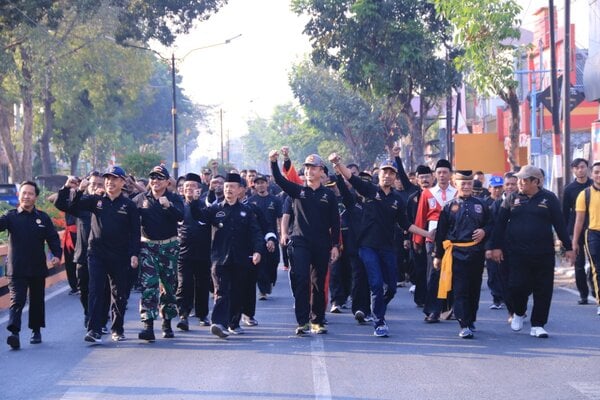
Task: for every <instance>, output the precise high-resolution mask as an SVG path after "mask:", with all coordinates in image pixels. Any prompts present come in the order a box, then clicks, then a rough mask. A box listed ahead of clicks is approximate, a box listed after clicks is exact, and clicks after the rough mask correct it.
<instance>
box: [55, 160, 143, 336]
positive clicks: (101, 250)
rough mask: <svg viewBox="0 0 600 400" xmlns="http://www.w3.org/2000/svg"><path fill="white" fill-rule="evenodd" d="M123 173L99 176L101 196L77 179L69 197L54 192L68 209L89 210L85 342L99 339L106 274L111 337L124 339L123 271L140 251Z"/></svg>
mask: <svg viewBox="0 0 600 400" xmlns="http://www.w3.org/2000/svg"><path fill="white" fill-rule="evenodd" d="M126 176H127V175H126V174H125V171H123V169H122V168H121V167H118V166H113V167H111V168H110V169H109V170H108V171H107V172H106V173H104V175H103V177H104V190H105V193H104V194H102V195H99V194H84V191H83V190H82V189H84V188H86V187H87V185H88V184H89V183H88V182H87V179H84V180H83V181H82V182H81V185H80V187H79V190H77V191H76V192H75V196H74V197H73V199H72V200H69V199H63V198H61V197H63V196H64V197H65V198H66V197H69V190H61V191H59V192H58V199H57V201H67V202H68V209H69V210H71V209H72V210H74V211H75V212H77V211H85V210H87V211H90V212H91V213H92V223H91V231H90V236H89V243H88V269H89V275H90V277H89V314H90V320H89V323H88V332H87V334H86V336H85V338H84V340H85V341H86V342H91V343H100V342H102V337H101V328H102V325H103V321H104V320H105V318H106V314H105V310H104V306H103V304H104V296H105V294H104V293H105V284H106V277H107V276H108V280H109V283H110V289H111V316H112V326H111V331H112V340H113V341H120V340H124V339H125V335H124V329H123V321H124V318H125V309H126V308H125V306H126V303H127V279H128V276H127V274H128V270H129V266H131V267H132V268H137V266H138V254H139V251H140V216H139V212H138V210H137V207H136V206H135V204H134V203H133V202H132V201H131V200H130V199H128V198H127V197H125V195H124V194H123V186H124V185H125V179H126Z"/></svg>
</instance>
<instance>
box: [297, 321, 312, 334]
mask: <svg viewBox="0 0 600 400" xmlns="http://www.w3.org/2000/svg"><path fill="white" fill-rule="evenodd" d="M309 332H310V325H309V324H304V325H298V327H297V328H296V335H298V336H302V335H307V334H308V333H309Z"/></svg>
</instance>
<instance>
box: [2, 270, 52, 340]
mask: <svg viewBox="0 0 600 400" xmlns="http://www.w3.org/2000/svg"><path fill="white" fill-rule="evenodd" d="M45 289H46V278H45V277H30V278H17V277H10V276H9V277H8V291H9V293H10V308H9V315H8V325H7V326H6V329H8V330H9V331H11V332H12V333H19V332H20V331H21V315H22V314H23V307H25V302H26V300H27V292H28V291H29V328H30V329H34V330H35V329H40V328H44V327H45V326H46V319H45V303H44V293H45Z"/></svg>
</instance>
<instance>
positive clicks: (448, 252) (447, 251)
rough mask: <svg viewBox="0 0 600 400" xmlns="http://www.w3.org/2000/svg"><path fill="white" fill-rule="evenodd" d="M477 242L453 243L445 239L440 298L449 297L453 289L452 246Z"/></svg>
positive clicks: (443, 243)
mask: <svg viewBox="0 0 600 400" xmlns="http://www.w3.org/2000/svg"><path fill="white" fill-rule="evenodd" d="M476 244H477V242H467V243H452V242H451V241H449V240H444V241H443V242H442V246H443V247H444V257H442V270H441V271H440V286H439V288H438V295H437V297H438V299H446V298H448V292H449V291H451V290H452V248H453V247H454V246H456V247H471V246H475V245H476Z"/></svg>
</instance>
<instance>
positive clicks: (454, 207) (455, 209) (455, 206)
mask: <svg viewBox="0 0 600 400" xmlns="http://www.w3.org/2000/svg"><path fill="white" fill-rule="evenodd" d="M459 209H460V206H459V205H458V204H452V206H451V207H450V211H452V212H453V213H455V212H457V211H458V210H459Z"/></svg>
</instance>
